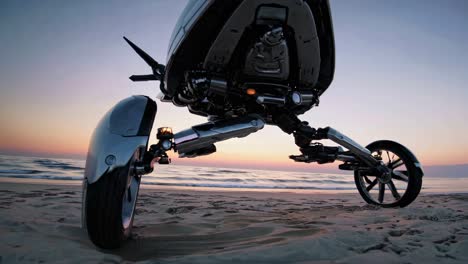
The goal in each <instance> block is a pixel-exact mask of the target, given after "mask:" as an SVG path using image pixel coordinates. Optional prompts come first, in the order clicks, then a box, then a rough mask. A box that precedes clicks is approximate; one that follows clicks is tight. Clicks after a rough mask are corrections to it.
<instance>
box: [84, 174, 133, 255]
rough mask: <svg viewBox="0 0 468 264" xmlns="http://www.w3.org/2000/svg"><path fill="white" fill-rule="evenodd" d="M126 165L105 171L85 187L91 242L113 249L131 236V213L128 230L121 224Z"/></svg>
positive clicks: (87, 223) (126, 176)
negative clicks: (108, 171) (95, 180)
mask: <svg viewBox="0 0 468 264" xmlns="http://www.w3.org/2000/svg"><path fill="white" fill-rule="evenodd" d="M128 175H129V166H128V165H127V166H125V167H123V168H119V169H116V170H114V171H112V172H110V173H106V174H104V175H103V176H102V177H101V178H100V179H99V180H98V181H97V182H95V183H92V184H88V186H87V190H86V201H85V206H86V208H85V210H86V226H87V230H88V235H89V238H90V239H91V241H92V242H93V243H94V244H95V245H96V246H98V247H100V248H103V249H115V248H118V247H120V246H121V245H122V243H123V242H124V241H125V240H126V239H127V238H128V237H129V236H130V233H131V227H132V222H133V216H132V220H131V223H130V225H129V227H128V228H127V229H124V228H123V224H122V199H123V196H124V192H125V189H126V184H127V178H128Z"/></svg>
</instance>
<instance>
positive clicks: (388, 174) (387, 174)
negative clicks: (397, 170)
mask: <svg viewBox="0 0 468 264" xmlns="http://www.w3.org/2000/svg"><path fill="white" fill-rule="evenodd" d="M378 179H379V182H380V183H385V184H386V183H389V182H390V181H391V180H392V173H391V172H385V173H383V174H382V175H381V176H380V177H378Z"/></svg>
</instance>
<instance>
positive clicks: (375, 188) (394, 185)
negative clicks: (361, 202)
mask: <svg viewBox="0 0 468 264" xmlns="http://www.w3.org/2000/svg"><path fill="white" fill-rule="evenodd" d="M372 155H373V156H374V157H376V158H378V159H381V160H382V162H383V163H384V164H385V165H386V166H387V167H388V168H389V169H390V174H388V175H384V176H381V177H376V176H372V175H366V173H365V172H363V171H357V173H358V178H359V183H360V185H361V189H362V192H363V194H364V195H365V196H367V198H368V199H370V200H371V201H372V202H373V203H375V204H378V205H382V206H385V205H392V204H396V203H398V202H399V201H400V200H401V199H402V198H403V196H404V195H405V194H406V192H407V191H408V183H409V177H408V165H409V163H408V161H407V160H405V159H404V157H402V156H403V155H402V154H399V153H395V152H394V151H392V150H388V149H378V150H375V151H373V152H372Z"/></svg>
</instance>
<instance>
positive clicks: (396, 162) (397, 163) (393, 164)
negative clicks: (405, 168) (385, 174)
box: [388, 158, 405, 170]
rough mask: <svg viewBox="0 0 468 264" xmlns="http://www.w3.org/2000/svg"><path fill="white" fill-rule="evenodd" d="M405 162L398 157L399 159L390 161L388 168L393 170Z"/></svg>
mask: <svg viewBox="0 0 468 264" xmlns="http://www.w3.org/2000/svg"><path fill="white" fill-rule="evenodd" d="M403 164H405V163H404V162H403V161H402V160H401V159H400V158H398V159H396V160H394V161H392V162H390V163H389V164H388V168H389V169H391V170H393V169H396V168H398V167H400V166H401V165H403Z"/></svg>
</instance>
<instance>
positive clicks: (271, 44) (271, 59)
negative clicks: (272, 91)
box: [244, 27, 289, 80]
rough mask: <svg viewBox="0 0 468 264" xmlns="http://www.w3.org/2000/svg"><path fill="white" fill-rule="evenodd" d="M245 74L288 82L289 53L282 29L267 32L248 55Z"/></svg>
mask: <svg viewBox="0 0 468 264" xmlns="http://www.w3.org/2000/svg"><path fill="white" fill-rule="evenodd" d="M244 73H245V74H246V75H249V76H257V77H268V78H273V79H278V80H286V79H288V77H289V53H288V46H287V43H286V39H285V38H284V35H283V29H282V28H281V27H278V28H275V29H273V30H271V31H268V32H266V33H265V34H264V35H263V36H261V37H260V38H259V40H258V41H257V42H255V43H254V44H253V46H252V47H251V48H250V50H249V51H248V53H247V57H246V60H245V66H244Z"/></svg>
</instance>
